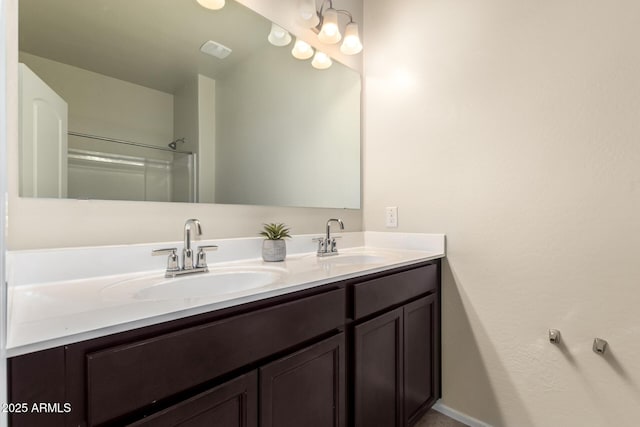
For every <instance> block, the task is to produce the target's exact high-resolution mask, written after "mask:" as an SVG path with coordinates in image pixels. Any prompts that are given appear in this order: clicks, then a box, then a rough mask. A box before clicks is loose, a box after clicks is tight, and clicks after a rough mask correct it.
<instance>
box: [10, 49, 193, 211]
mask: <svg viewBox="0 0 640 427" xmlns="http://www.w3.org/2000/svg"><path fill="white" fill-rule="evenodd" d="M19 60H20V62H23V63H25V64H26V65H27V66H28V67H29V68H30V69H31V70H32V71H33V72H35V73H36V75H38V77H40V78H41V79H42V80H43V81H44V82H45V83H46V84H47V85H48V86H49V87H50V88H51V89H53V90H54V91H55V92H56V93H57V94H58V95H60V96H61V97H62V98H63V99H64V100H65V101H66V102H67V104H68V106H69V116H68V117H69V123H68V128H69V131H72V132H80V133H85V134H90V135H97V136H100V137H106V138H115V139H121V140H125V141H134V142H138V143H141V144H148V145H154V146H158V147H162V148H167V144H168V143H169V142H171V141H172V140H173V139H174V138H173V134H174V132H173V103H174V99H173V98H174V97H173V95H172V94H168V93H164V92H161V91H158V90H154V89H149V88H147V87H143V86H140V85H136V84H133V83H130V82H126V81H123V80H119V79H115V78H112V77H108V76H105V75H102V74H99V73H95V72H92V71H87V70H83V69H81V68H78V67H74V66H71V65H67V64H63V63H60V62H56V61H52V60H50V59H47V58H42V57H39V56H35V55H31V54H29V53H27V52H20V54H19ZM69 148H70V149H72V150H73V149H78V150H90V151H95V152H100V153H106V155H107V156H108V155H110V154H122V155H127V156H135V157H137V158H141V159H150V160H153V159H156V160H162V161H164V162H165V163H162V164H158V163H153V164H147V167H144V166H142V167H141V166H132V165H123V164H114V163H102V162H95V161H85V160H78V159H74V158H70V159H69V168H68V169H69V170H68V176H69V178H68V195H69V197H70V198H81V199H82V198H93V199H108V200H156V201H169V200H172V199H171V173H170V170H169V169H168V168H167V164H166V162H168V161H171V160H172V159H173V155H172V154H171V153H168V152H164V151H158V150H149V149H146V148H139V147H134V146H130V145H123V144H116V143H113V142H105V141H100V140H95V139H90V138H83V137H78V136H72V135H70V136H69ZM76 154H77V153H76ZM187 196H188V195H187Z"/></svg>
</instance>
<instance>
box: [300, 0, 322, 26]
mask: <svg viewBox="0 0 640 427" xmlns="http://www.w3.org/2000/svg"><path fill="white" fill-rule="evenodd" d="M298 11H299V12H300V20H301V21H302V22H301V24H302V25H304V26H306V27H307V28H314V27H315V26H317V25H318V24H319V23H320V17H319V16H318V11H317V10H316V0H299V2H298Z"/></svg>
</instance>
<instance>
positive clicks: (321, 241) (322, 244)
mask: <svg viewBox="0 0 640 427" xmlns="http://www.w3.org/2000/svg"><path fill="white" fill-rule="evenodd" d="M311 240H312V241H314V242H318V253H321V252H324V247H325V245H326V244H327V242H326V241H325V238H324V237H314V238H313V239H311Z"/></svg>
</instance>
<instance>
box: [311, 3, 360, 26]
mask: <svg viewBox="0 0 640 427" xmlns="http://www.w3.org/2000/svg"><path fill="white" fill-rule="evenodd" d="M327 3H329V9H333V0H324V1H323V2H322V3H321V4H320V10H319V11H318V12H317V13H318V18H320V22H318V25H316V27H315V28H316V30H317V31H320V29H321V28H322V21H324V6H325V5H326V4H327ZM334 10H335V11H336V12H338V13H341V14H343V15H346V16H347V17H349V22H348V23H349V24H351V23H352V22H353V15H351V12H349V11H348V10H344V9H334Z"/></svg>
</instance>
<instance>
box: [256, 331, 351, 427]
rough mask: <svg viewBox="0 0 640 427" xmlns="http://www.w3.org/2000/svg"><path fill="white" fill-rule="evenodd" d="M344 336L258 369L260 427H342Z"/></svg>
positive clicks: (340, 335)
mask: <svg viewBox="0 0 640 427" xmlns="http://www.w3.org/2000/svg"><path fill="white" fill-rule="evenodd" d="M344 347H345V344H344V333H341V334H339V335H336V336H333V337H331V338H329V339H326V340H324V341H321V342H319V343H317V344H314V345H312V346H310V347H307V348H305V349H304V350H301V351H299V352H297V353H294V354H292V355H289V356H286V357H284V358H282V359H279V360H276V361H275V362H272V363H270V364H268V365H265V366H264V367H262V368H260V426H261V427H289V426H290V427H302V426H304V427H344V426H345V419H346V418H345V403H346V400H345V366H344V365H345V355H344V354H345V351H344Z"/></svg>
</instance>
